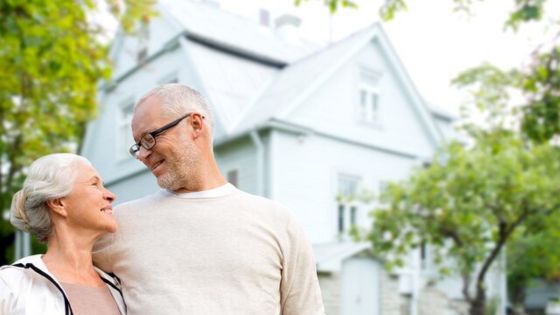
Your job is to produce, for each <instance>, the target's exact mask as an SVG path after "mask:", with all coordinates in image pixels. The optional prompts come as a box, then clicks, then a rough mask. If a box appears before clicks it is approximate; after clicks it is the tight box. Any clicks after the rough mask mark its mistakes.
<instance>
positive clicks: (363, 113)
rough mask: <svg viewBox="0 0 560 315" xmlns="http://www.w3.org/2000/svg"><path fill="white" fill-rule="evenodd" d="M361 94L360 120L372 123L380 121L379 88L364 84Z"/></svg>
mask: <svg viewBox="0 0 560 315" xmlns="http://www.w3.org/2000/svg"><path fill="white" fill-rule="evenodd" d="M359 94H360V96H359V99H360V100H359V103H358V120H360V121H362V122H364V123H370V124H378V123H380V121H381V117H380V116H381V115H380V109H381V108H380V103H379V90H378V89H376V88H373V87H370V86H365V85H364V86H361V87H360V89H359Z"/></svg>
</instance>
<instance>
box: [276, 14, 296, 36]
mask: <svg viewBox="0 0 560 315" xmlns="http://www.w3.org/2000/svg"><path fill="white" fill-rule="evenodd" d="M300 24H301V19H300V18H299V17H297V16H296V15H294V14H290V13H284V14H281V15H279V16H278V17H277V18H276V19H275V20H274V28H275V30H276V32H277V33H278V34H279V35H280V36H281V37H282V38H284V39H285V40H287V41H289V42H296V41H299V40H300V37H299V26H300Z"/></svg>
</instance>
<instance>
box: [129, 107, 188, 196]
mask: <svg viewBox="0 0 560 315" xmlns="http://www.w3.org/2000/svg"><path fill="white" fill-rule="evenodd" d="M179 116H181V115H179ZM179 116H178V117H179ZM178 117H175V115H171V114H168V113H167V114H166V113H165V112H164V111H163V110H162V106H161V105H160V103H159V99H158V97H157V96H152V97H150V98H149V99H147V100H146V101H144V102H143V103H142V104H140V105H139V107H138V108H137V109H136V111H135V112H134V116H133V118H132V135H133V137H134V141H135V142H138V141H139V140H140V138H141V137H142V136H143V135H144V134H146V133H148V132H151V131H154V130H156V129H158V128H160V127H161V126H164V125H165V124H168V123H169V122H171V121H173V120H175V119H177V118H178ZM189 121H190V119H189V118H186V119H184V120H182V121H181V122H179V124H177V126H175V127H173V128H170V129H168V130H166V131H165V132H163V133H161V134H160V135H158V136H157V138H156V145H155V146H154V147H152V148H151V149H149V150H146V149H144V148H142V147H141V148H140V151H139V152H138V159H139V160H140V161H141V162H142V163H144V165H146V167H148V168H149V169H150V171H151V172H152V174H154V176H155V177H156V179H157V182H158V185H159V186H160V187H162V188H165V189H169V190H172V191H176V190H179V189H181V188H183V187H185V186H186V184H187V183H188V180H189V178H190V177H191V176H192V172H193V169H192V168H193V167H194V165H195V161H196V158H195V157H196V152H197V148H196V146H195V145H194V144H193V143H192V141H190V139H189V133H190V128H189Z"/></svg>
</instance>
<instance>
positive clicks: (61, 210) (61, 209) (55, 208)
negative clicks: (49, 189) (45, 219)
mask: <svg viewBox="0 0 560 315" xmlns="http://www.w3.org/2000/svg"><path fill="white" fill-rule="evenodd" d="M47 206H48V207H49V209H51V211H52V212H53V213H55V214H58V215H60V216H62V217H66V216H67V215H68V212H67V211H66V204H65V202H64V200H62V198H57V199H51V200H48V201H47Z"/></svg>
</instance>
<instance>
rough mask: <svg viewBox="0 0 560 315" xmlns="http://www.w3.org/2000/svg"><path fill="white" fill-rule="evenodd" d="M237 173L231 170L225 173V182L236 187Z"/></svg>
mask: <svg viewBox="0 0 560 315" xmlns="http://www.w3.org/2000/svg"><path fill="white" fill-rule="evenodd" d="M238 179H239V172H238V171H237V170H231V171H228V172H227V181H228V182H229V183H230V184H232V185H233V186H235V187H238V186H237V185H238Z"/></svg>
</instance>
